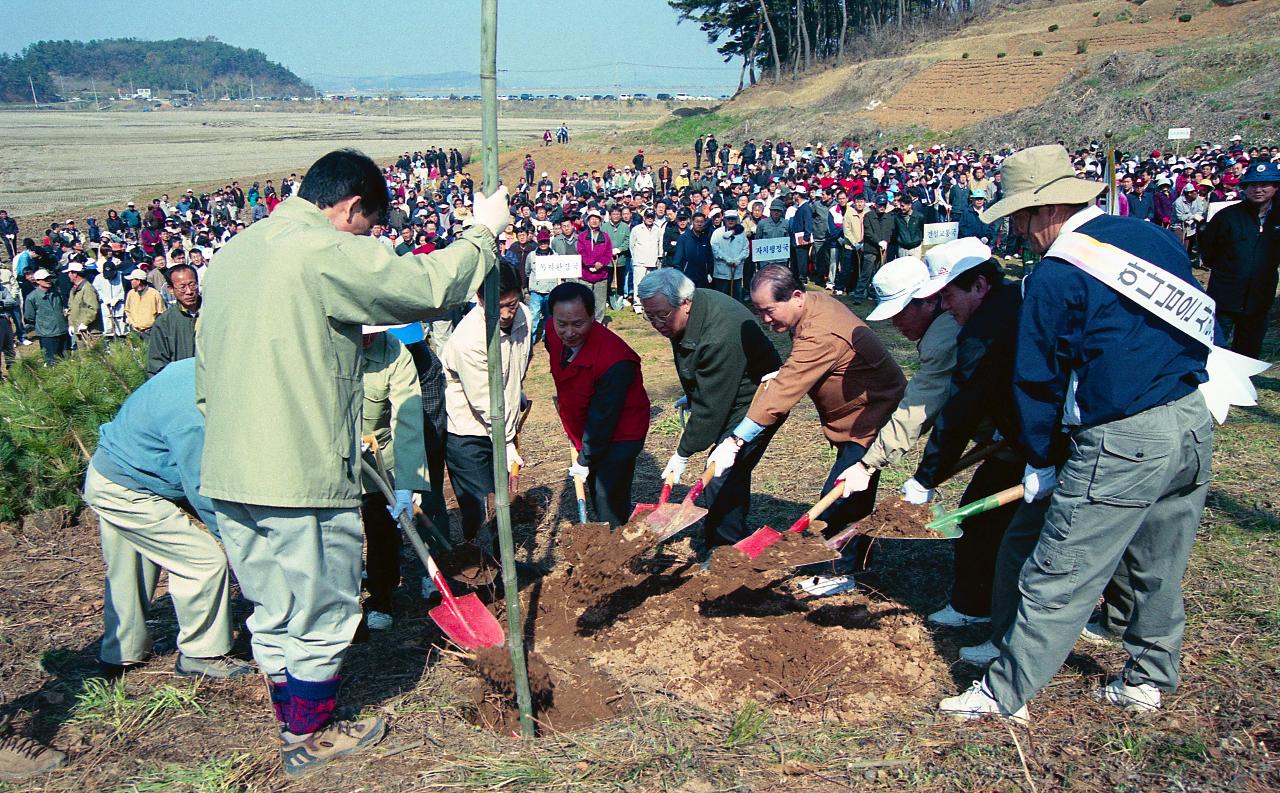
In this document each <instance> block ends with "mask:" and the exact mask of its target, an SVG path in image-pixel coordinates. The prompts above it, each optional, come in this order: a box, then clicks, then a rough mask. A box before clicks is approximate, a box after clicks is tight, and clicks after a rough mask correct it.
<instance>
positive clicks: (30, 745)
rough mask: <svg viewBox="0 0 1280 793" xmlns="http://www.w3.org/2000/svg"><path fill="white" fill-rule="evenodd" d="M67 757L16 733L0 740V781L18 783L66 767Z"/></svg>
mask: <svg viewBox="0 0 1280 793" xmlns="http://www.w3.org/2000/svg"><path fill="white" fill-rule="evenodd" d="M66 763H67V756H66V755H65V754H63V753H62V752H59V751H58V750H57V749H53V748H50V747H48V746H45V745H44V744H42V743H39V742H38V741H34V740H32V739H31V738H27V737H25V736H22V735H18V734H17V733H9V734H8V735H5V736H4V737H3V738H0V779H3V780H5V781H8V782H18V781H21V780H23V779H27V778H29V777H33V776H35V775H37V774H45V773H48V772H50V771H52V770H53V769H55V768H61V767H62V766H64V765H66Z"/></svg>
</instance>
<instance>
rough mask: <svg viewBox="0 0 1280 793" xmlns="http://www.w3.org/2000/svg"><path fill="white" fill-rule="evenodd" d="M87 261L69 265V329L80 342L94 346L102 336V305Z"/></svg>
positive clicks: (87, 345) (74, 262)
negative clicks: (86, 265) (88, 271)
mask: <svg viewBox="0 0 1280 793" xmlns="http://www.w3.org/2000/svg"><path fill="white" fill-rule="evenodd" d="M92 276H93V273H87V272H86V268H85V262H80V261H73V262H72V263H71V264H68V265H67V280H69V281H71V294H70V295H69V296H68V298H67V329H68V330H69V331H70V332H71V333H73V334H75V337H76V339H77V343H78V344H83V345H84V346H86V347H92V346H93V345H94V344H95V343H96V342H97V340H98V339H99V338H100V337H101V336H102V307H101V301H100V300H99V299H98V293H97V292H96V291H95V290H94V288H93V285H92V284H90V283H89V279H90V278H91V277H92Z"/></svg>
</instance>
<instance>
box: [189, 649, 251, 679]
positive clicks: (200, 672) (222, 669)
mask: <svg viewBox="0 0 1280 793" xmlns="http://www.w3.org/2000/svg"><path fill="white" fill-rule="evenodd" d="M173 669H174V671H175V672H177V673H178V677H207V678H210V679H212V680H230V679H231V678H233V677H244V676H245V675H251V674H253V673H254V668H253V664H250V663H245V662H244V661H241V660H240V659H238V658H232V657H231V656H229V655H223V656H219V657H218V658H190V657H188V656H185V655H183V654H182V653H178V660H177V662H176V663H175V664H174V665H173Z"/></svg>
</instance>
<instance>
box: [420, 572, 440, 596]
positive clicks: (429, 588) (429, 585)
mask: <svg viewBox="0 0 1280 793" xmlns="http://www.w3.org/2000/svg"><path fill="white" fill-rule="evenodd" d="M439 594H440V590H439V589H436V582H435V581H432V580H431V576H429V575H424V576H423V577H422V599H423V600H430V599H431V598H433V597H435V596H437V595H439Z"/></svg>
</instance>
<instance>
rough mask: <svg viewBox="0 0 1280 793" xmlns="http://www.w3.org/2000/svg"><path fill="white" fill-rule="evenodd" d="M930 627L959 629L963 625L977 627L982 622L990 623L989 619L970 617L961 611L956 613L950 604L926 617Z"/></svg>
mask: <svg viewBox="0 0 1280 793" xmlns="http://www.w3.org/2000/svg"><path fill="white" fill-rule="evenodd" d="M925 619H926V620H928V622H929V624H930V625H943V626H945V627H948V628H960V627H963V626H965V625H978V624H980V623H983V622H991V618H990V617H972V616H970V615H968V614H965V613H964V612H962V611H956V610H955V609H953V608H951V604H947V607H946V608H944V609H940V610H938V611H935V612H933V613H932V614H930V615H929V616H928V617H926V618H925Z"/></svg>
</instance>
